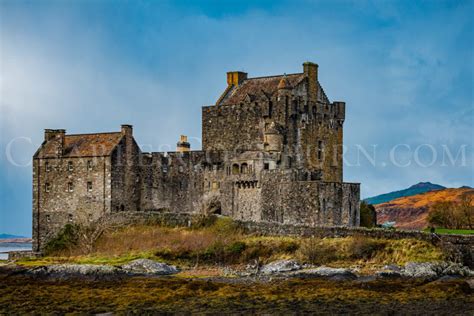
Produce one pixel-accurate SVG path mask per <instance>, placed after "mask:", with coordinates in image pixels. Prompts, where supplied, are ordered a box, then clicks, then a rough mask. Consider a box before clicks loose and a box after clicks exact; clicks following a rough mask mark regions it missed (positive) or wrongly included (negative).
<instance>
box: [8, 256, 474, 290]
mask: <svg viewBox="0 0 474 316" xmlns="http://www.w3.org/2000/svg"><path fill="white" fill-rule="evenodd" d="M180 271H181V270H180V269H179V268H177V267H175V266H173V265H168V264H166V263H162V262H157V261H153V260H149V259H137V260H133V261H131V262H129V263H127V264H124V265H119V266H113V265H95V264H52V265H44V266H38V267H32V268H29V267H24V266H20V265H15V264H14V263H9V264H4V265H0V275H3V276H7V275H23V276H29V277H38V278H51V279H63V280H67V279H69V278H84V279H91V280H102V279H120V278H124V277H132V276H145V277H157V276H171V275H176V274H178V273H179V272H180ZM223 271H224V273H223V275H221V276H217V277H216V276H214V277H209V279H216V278H218V279H220V280H225V279H226V278H227V279H233V280H235V279H236V278H243V279H253V280H254V281H266V280H269V279H291V278H298V279H310V278H325V279H329V280H335V281H344V280H375V279H384V278H390V279H397V278H398V279H401V280H403V279H405V280H406V279H422V280H426V281H434V280H437V279H443V278H459V279H466V280H467V282H468V283H469V284H470V285H471V286H474V283H473V282H474V281H473V280H474V271H472V270H470V269H469V268H468V267H465V266H462V265H460V264H457V263H452V262H444V261H441V262H422V263H417V262H409V263H407V264H406V265H405V266H401V267H400V266H396V265H386V266H384V267H383V268H382V269H380V270H378V271H375V272H374V273H372V274H361V273H359V271H358V269H357V268H333V267H326V266H312V265H302V264H300V263H298V262H297V261H295V260H277V261H273V262H270V263H269V264H266V265H263V266H252V265H248V266H247V267H245V269H233V268H231V267H226V268H224V269H223Z"/></svg>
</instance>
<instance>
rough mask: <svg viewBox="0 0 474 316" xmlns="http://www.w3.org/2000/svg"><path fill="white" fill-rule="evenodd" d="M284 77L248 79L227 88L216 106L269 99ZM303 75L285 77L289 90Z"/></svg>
mask: <svg viewBox="0 0 474 316" xmlns="http://www.w3.org/2000/svg"><path fill="white" fill-rule="evenodd" d="M284 76H285V75H279V76H270V77H258V78H249V79H246V80H244V81H243V82H242V83H241V84H239V85H238V86H232V87H230V88H229V87H228V88H227V89H226V90H225V91H224V94H223V96H222V97H221V98H220V99H219V100H218V102H217V105H225V104H238V103H240V102H244V101H245V100H246V99H247V100H248V99H249V98H250V99H257V98H258V97H267V98H268V97H269V96H272V95H273V94H275V93H276V92H277V90H278V84H279V83H280V81H281V79H282V78H283V77H284ZM304 78H305V75H304V74H303V73H298V74H290V75H286V81H287V83H288V85H289V86H290V87H291V88H294V87H295V86H296V85H298V84H299V83H300V82H301V81H302V80H303V79H304Z"/></svg>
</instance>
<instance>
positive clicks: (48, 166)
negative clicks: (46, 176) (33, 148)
mask: <svg viewBox="0 0 474 316" xmlns="http://www.w3.org/2000/svg"><path fill="white" fill-rule="evenodd" d="M44 166H45V169H46V172H50V171H51V165H50V164H49V162H47V161H46V163H45V164H44Z"/></svg>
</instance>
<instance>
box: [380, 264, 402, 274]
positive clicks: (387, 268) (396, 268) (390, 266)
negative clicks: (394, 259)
mask: <svg viewBox="0 0 474 316" xmlns="http://www.w3.org/2000/svg"><path fill="white" fill-rule="evenodd" d="M382 271H393V272H401V271H402V270H401V269H400V267H399V266H397V265H395V264H388V265H386V266H383V268H382Z"/></svg>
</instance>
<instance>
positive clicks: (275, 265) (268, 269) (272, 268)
mask: <svg viewBox="0 0 474 316" xmlns="http://www.w3.org/2000/svg"><path fill="white" fill-rule="evenodd" d="M300 269H301V265H300V264H299V263H298V262H296V261H295V260H277V261H273V262H270V263H269V264H266V265H264V266H263V267H262V269H261V270H260V271H261V272H262V273H264V274H271V273H282V272H289V271H295V270H300Z"/></svg>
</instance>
